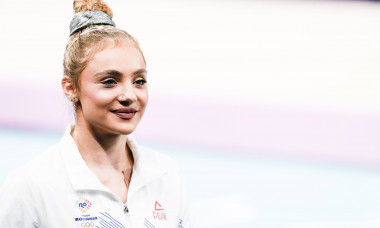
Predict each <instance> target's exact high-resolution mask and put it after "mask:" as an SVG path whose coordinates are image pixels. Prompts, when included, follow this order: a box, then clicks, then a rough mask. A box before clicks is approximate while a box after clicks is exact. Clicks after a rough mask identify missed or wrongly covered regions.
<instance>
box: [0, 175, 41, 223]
mask: <svg viewBox="0 0 380 228" xmlns="http://www.w3.org/2000/svg"><path fill="white" fill-rule="evenodd" d="M25 188H27V186H26V184H25V182H24V181H22V180H21V179H20V178H17V177H16V176H15V175H10V176H8V178H7V179H6V181H5V183H4V184H3V185H2V187H1V188H0V227H2V228H15V227H20V228H22V227H23V228H35V227H39V225H38V223H37V221H36V219H35V218H34V217H33V216H32V215H31V213H30V207H29V205H26V204H25V200H24V199H25V197H32V196H31V194H29V195H26V194H25V193H27V192H29V191H25ZM21 192H22V193H23V194H21Z"/></svg>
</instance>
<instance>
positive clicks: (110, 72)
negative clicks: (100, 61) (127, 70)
mask: <svg viewBox="0 0 380 228" xmlns="http://www.w3.org/2000/svg"><path fill="white" fill-rule="evenodd" d="M146 73H147V71H146V70H145V69H140V70H137V71H135V72H133V76H138V75H141V74H146ZM104 75H109V76H113V77H121V76H122V75H123V74H122V73H121V72H119V71H117V70H105V71H101V72H98V73H96V74H95V75H94V76H95V77H101V76H104Z"/></svg>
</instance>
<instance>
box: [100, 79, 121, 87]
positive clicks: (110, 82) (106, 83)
mask: <svg viewBox="0 0 380 228" xmlns="http://www.w3.org/2000/svg"><path fill="white" fill-rule="evenodd" d="M101 83H102V84H103V85H104V86H105V87H112V86H113V85H115V84H116V83H117V82H116V80H115V79H113V78H107V79H105V80H103V81H101Z"/></svg>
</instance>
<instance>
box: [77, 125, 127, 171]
mask: <svg viewBox="0 0 380 228" xmlns="http://www.w3.org/2000/svg"><path fill="white" fill-rule="evenodd" d="M71 135H72V136H73V138H74V140H75V142H76V144H77V146H78V150H79V152H80V154H81V155H82V158H83V160H84V161H85V162H86V164H87V166H89V167H90V168H91V169H92V168H93V167H97V169H102V170H105V169H108V170H109V169H113V170H117V171H124V170H126V169H130V168H131V167H132V166H133V157H132V153H131V151H130V149H129V147H128V145H127V136H126V135H117V134H107V133H102V132H99V131H96V130H95V129H94V128H92V127H90V126H89V125H88V124H85V123H84V122H83V121H80V120H78V121H77V123H76V125H75V128H74V129H73V130H72V132H71Z"/></svg>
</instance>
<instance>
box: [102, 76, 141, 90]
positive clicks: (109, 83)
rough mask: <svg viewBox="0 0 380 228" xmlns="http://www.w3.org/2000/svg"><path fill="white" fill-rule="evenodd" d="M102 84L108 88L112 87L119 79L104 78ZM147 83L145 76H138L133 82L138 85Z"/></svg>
mask: <svg viewBox="0 0 380 228" xmlns="http://www.w3.org/2000/svg"><path fill="white" fill-rule="evenodd" d="M100 83H101V84H103V85H104V87H106V88H112V87H114V86H116V85H117V83H118V81H117V80H116V79H114V78H107V79H104V80H102V81H101V82H100ZM146 83H147V81H146V79H144V78H138V79H137V80H135V81H134V82H133V84H135V85H138V86H144V85H145V84H146Z"/></svg>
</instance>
